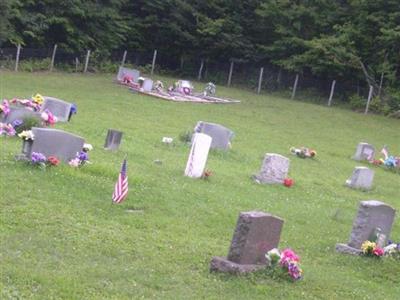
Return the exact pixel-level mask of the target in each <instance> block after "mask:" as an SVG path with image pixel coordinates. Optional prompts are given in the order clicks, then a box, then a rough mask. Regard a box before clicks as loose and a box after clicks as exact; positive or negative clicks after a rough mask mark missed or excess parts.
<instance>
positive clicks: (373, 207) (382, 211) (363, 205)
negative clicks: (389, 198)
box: [336, 200, 395, 254]
mask: <svg viewBox="0 0 400 300" xmlns="http://www.w3.org/2000/svg"><path fill="white" fill-rule="evenodd" d="M394 216H395V210H394V208H392V207H391V206H389V205H387V204H385V203H383V202H381V201H376V200H368V201H361V202H360V206H359V209H358V213H357V216H356V218H355V219H354V222H353V229H352V231H351V234H350V240H349V242H348V243H347V245H346V246H343V244H337V246H336V250H337V251H339V252H343V253H349V254H355V253H357V251H359V250H360V248H361V245H362V243H363V242H365V241H366V240H373V241H375V239H376V232H377V231H378V232H379V236H378V237H379V238H380V241H379V243H380V244H384V241H382V237H384V238H389V237H390V233H391V230H392V225H393V221H394Z"/></svg>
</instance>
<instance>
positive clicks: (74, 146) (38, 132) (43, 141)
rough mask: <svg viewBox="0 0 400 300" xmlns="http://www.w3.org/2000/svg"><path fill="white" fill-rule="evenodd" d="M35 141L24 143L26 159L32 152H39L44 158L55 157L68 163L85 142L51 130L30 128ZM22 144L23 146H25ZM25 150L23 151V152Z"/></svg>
mask: <svg viewBox="0 0 400 300" xmlns="http://www.w3.org/2000/svg"><path fill="white" fill-rule="evenodd" d="M32 132H33V134H34V136H35V139H34V140H33V141H31V142H26V141H25V142H24V143H25V144H26V143H28V145H26V147H23V152H25V153H23V154H24V155H25V156H26V157H27V158H28V159H29V158H30V156H31V154H32V152H40V153H42V154H44V155H45V156H46V157H49V156H56V157H58V158H59V159H61V160H63V161H65V162H68V161H70V160H71V159H73V158H75V156H76V153H77V152H79V151H81V150H82V147H83V144H84V142H85V140H84V139H83V138H81V137H80V136H77V135H74V134H71V133H68V132H65V131H63V130H58V129H52V128H36V127H33V128H32ZM25 144H24V145H25ZM24 148H25V150H24Z"/></svg>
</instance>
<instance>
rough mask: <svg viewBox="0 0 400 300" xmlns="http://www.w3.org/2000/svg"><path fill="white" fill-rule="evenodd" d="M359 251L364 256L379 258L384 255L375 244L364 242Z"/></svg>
mask: <svg viewBox="0 0 400 300" xmlns="http://www.w3.org/2000/svg"><path fill="white" fill-rule="evenodd" d="M361 251H362V254H363V255H364V256H369V257H376V258H380V257H382V256H383V254H384V250H383V249H382V248H380V247H378V246H377V245H376V243H375V242H371V241H368V240H367V241H365V242H364V243H362V245H361Z"/></svg>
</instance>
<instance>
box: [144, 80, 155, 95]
mask: <svg viewBox="0 0 400 300" xmlns="http://www.w3.org/2000/svg"><path fill="white" fill-rule="evenodd" d="M142 88H143V91H145V92H151V90H152V89H153V80H151V79H149V78H146V79H145V80H144V81H143V86H142Z"/></svg>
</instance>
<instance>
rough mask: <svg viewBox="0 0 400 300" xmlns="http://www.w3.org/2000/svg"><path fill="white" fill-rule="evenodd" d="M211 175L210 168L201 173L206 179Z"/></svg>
mask: <svg viewBox="0 0 400 300" xmlns="http://www.w3.org/2000/svg"><path fill="white" fill-rule="evenodd" d="M211 175H212V172H211V171H210V170H205V171H204V173H203V178H204V179H207V178H208V177H210V176H211Z"/></svg>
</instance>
